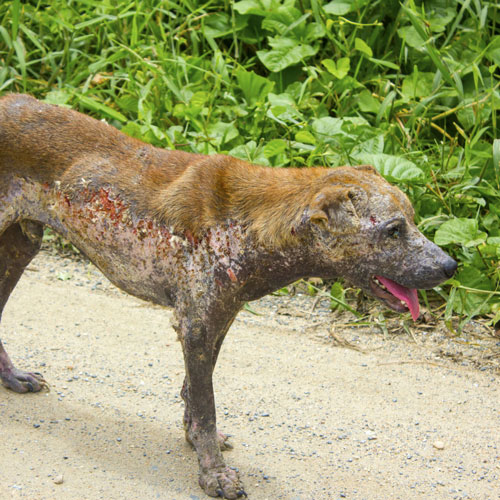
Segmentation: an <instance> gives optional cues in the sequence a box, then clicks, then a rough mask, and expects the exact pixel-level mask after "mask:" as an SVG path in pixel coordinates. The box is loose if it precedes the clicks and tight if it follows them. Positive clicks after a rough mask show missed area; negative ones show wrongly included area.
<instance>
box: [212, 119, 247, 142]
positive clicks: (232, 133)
mask: <svg viewBox="0 0 500 500" xmlns="http://www.w3.org/2000/svg"><path fill="white" fill-rule="evenodd" d="M207 131H208V135H209V136H210V138H211V139H212V143H213V144H215V145H216V146H221V145H222V144H226V143H228V142H231V141H232V140H233V139H235V138H236V137H238V135H240V133H239V132H238V129H237V128H236V127H235V126H234V125H233V124H232V123H224V122H217V123H213V124H211V125H209V126H208V129H207Z"/></svg>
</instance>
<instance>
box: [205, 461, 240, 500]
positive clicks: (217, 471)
mask: <svg viewBox="0 0 500 500" xmlns="http://www.w3.org/2000/svg"><path fill="white" fill-rule="evenodd" d="M199 482H200V486H201V487H202V488H203V489H204V490H205V493H206V494H207V495H209V496H211V497H219V498H230V499H233V498H239V497H246V496H247V494H246V493H245V491H244V490H243V487H242V485H241V483H240V480H239V477H238V473H237V472H236V471H234V470H233V469H231V468H229V467H217V468H214V469H208V470H205V471H201V472H200V479H199Z"/></svg>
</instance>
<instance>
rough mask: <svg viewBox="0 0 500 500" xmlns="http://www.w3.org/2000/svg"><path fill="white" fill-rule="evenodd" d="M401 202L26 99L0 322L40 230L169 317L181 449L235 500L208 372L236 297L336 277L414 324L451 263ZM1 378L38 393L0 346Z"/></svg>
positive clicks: (4, 179)
mask: <svg viewBox="0 0 500 500" xmlns="http://www.w3.org/2000/svg"><path fill="white" fill-rule="evenodd" d="M412 220H413V210H412V207H411V205H410V203H409V201H408V199H407V198H406V196H405V195H404V194H403V193H402V192H401V191H399V190H398V189H397V188H395V187H393V186H391V185H390V184H388V183H387V182H386V181H385V180H384V179H383V178H382V177H381V176H380V175H379V174H378V173H377V172H376V171H375V170H374V169H373V168H372V167H370V166H358V167H339V168H335V169H327V168H304V169H294V168H286V169H273V168H265V167H259V166H255V165H249V164H247V163H245V162H243V161H240V160H237V159H235V158H232V157H229V156H222V155H215V156H204V155H197V154H189V153H185V152H181V151H166V150H162V149H157V148H154V147H152V146H150V145H148V144H145V143H142V142H141V141H138V140H136V139H132V138H130V137H127V136H126V135H124V134H122V133H121V132H119V131H118V130H116V129H115V128H113V127H111V126H109V125H107V124H105V123H102V122H99V121H97V120H94V119H92V118H89V117H87V116H84V115H82V114H79V113H77V112H74V111H71V110H68V109H65V108H60V107H56V106H50V105H47V104H44V103H42V102H39V101H37V100H35V99H33V98H31V97H28V96H23V95H8V96H6V97H4V98H2V99H0V235H1V236H0V311H1V310H3V307H4V305H5V303H6V302H7V299H8V298H9V295H10V293H11V291H12V289H13V288H14V287H15V285H16V283H17V281H18V280H19V278H20V276H21V274H22V272H23V271H24V269H25V268H26V266H27V265H28V263H29V262H30V261H31V259H32V258H33V257H34V256H35V255H36V253H37V252H38V250H39V248H40V243H41V240H42V232H43V227H44V225H47V226H50V227H51V228H53V229H54V230H55V231H57V232H58V233H60V234H61V235H62V236H64V237H65V238H67V239H68V240H69V241H71V242H72V243H73V244H74V245H75V246H76V247H77V248H79V249H80V250H81V251H82V252H83V253H84V254H85V255H87V256H88V258H89V259H90V260H91V261H92V262H93V263H94V264H95V265H96V266H97V267H99V269H101V271H102V272H103V273H104V274H105V275H106V276H107V277H108V278H109V279H110V280H111V281H112V282H113V283H114V284H116V285H117V286H118V287H120V288H121V289H123V290H125V291H127V292H128V293H131V294H132V295H135V296H137V297H140V298H142V299H145V300H149V301H151V302H154V303H155V304H161V305H168V306H173V307H174V308H175V317H176V320H175V325H174V328H175V330H176V331H177V333H178V336H179V340H180V342H181V344H182V349H183V351H184V358H185V367H186V378H185V382H184V386H183V389H182V397H183V398H184V401H185V404H186V407H185V408H186V409H185V414H184V426H185V430H186V438H187V440H188V441H189V442H190V443H192V445H193V446H194V448H195V449H196V452H197V453H198V459H199V464H200V476H199V482H200V485H201V487H202V488H203V489H204V490H205V492H206V493H207V494H208V495H211V496H224V497H225V498H236V497H237V496H241V495H244V494H245V493H244V491H243V489H242V486H241V484H240V482H239V479H238V475H237V473H236V472H235V471H234V470H232V469H231V468H229V467H227V466H226V465H225V463H224V460H223V458H222V453H221V450H222V449H224V448H225V444H224V442H225V440H226V437H225V436H224V435H223V434H222V433H220V432H218V431H217V428H216V424H215V402H214V394H213V388H212V372H213V370H214V366H215V363H216V361H217V355H218V354H219V350H220V348H221V345H222V341H223V340H224V336H225V335H226V332H227V330H228V328H229V326H230V325H231V323H232V321H233V319H234V317H235V316H236V314H237V312H238V311H239V309H240V308H241V306H242V304H244V302H245V301H249V300H254V299H257V298H259V297H262V296H263V295H265V294H267V293H269V292H271V291H273V290H276V289H278V288H280V287H283V286H285V285H287V284H289V283H291V282H293V281H295V280H297V279H299V278H301V277H309V276H317V277H322V278H327V279H331V278H335V277H340V276H341V277H344V278H346V279H348V280H349V281H350V282H351V283H353V284H354V285H356V286H358V287H360V288H362V289H363V290H364V291H365V292H368V293H370V294H372V295H374V296H376V297H377V298H379V300H381V301H382V302H383V303H384V304H385V305H387V306H389V307H390V308H392V309H394V310H396V311H401V312H403V311H407V310H408V309H409V310H410V312H411V314H412V316H413V317H414V318H416V317H417V316H418V311H419V309H418V308H419V306H418V299H417V292H416V289H418V288H432V287H434V286H436V285H437V284H439V283H441V282H442V281H444V280H446V279H447V278H449V277H451V276H452V275H453V273H454V272H455V269H456V262H455V261H454V260H453V259H451V258H450V257H449V256H447V255H446V254H445V253H444V252H442V251H441V250H440V249H439V248H438V247H437V246H436V245H434V244H433V243H431V242H430V241H428V240H427V239H426V238H425V237H424V236H423V235H422V234H421V233H420V232H419V231H418V230H417V228H416V227H415V225H414V224H413V222H412ZM0 378H1V380H2V382H3V384H4V385H5V386H6V387H8V388H10V389H12V390H14V391H16V392H26V391H38V390H40V389H41V388H42V387H43V386H44V383H45V381H44V380H43V377H42V376H41V375H40V374H38V373H28V372H24V371H21V370H19V369H17V368H15V367H14V366H13V364H12V362H11V360H10V359H9V357H8V355H7V353H6V352H5V350H4V349H3V347H2V344H1V343H0Z"/></svg>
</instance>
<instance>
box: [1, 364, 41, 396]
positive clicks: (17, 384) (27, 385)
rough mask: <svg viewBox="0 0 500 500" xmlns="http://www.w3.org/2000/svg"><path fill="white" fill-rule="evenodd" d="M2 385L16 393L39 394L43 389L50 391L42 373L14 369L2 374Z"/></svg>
mask: <svg viewBox="0 0 500 500" xmlns="http://www.w3.org/2000/svg"><path fill="white" fill-rule="evenodd" d="M0 379H1V381H2V384H3V385H4V386H5V387H7V389H11V390H12V391H14V392H19V393H23V392H38V391H41V390H42V389H43V388H47V389H48V384H47V382H46V381H45V379H44V378H43V375H42V374H41V373H36V372H35V373H30V372H23V371H22V370H18V369H17V368H12V369H10V370H6V371H4V372H2V373H0Z"/></svg>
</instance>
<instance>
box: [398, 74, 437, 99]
mask: <svg viewBox="0 0 500 500" xmlns="http://www.w3.org/2000/svg"><path fill="white" fill-rule="evenodd" d="M433 82H434V73H428V72H427V73H426V72H420V71H419V72H415V73H412V74H411V75H409V76H406V77H405V78H404V79H403V85H402V88H401V90H402V92H403V95H405V96H406V97H408V98H409V99H414V98H415V97H427V96H429V95H431V94H432V87H433Z"/></svg>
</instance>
